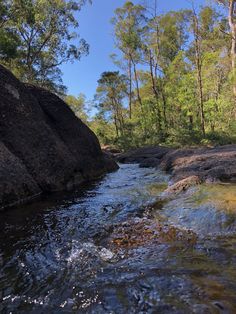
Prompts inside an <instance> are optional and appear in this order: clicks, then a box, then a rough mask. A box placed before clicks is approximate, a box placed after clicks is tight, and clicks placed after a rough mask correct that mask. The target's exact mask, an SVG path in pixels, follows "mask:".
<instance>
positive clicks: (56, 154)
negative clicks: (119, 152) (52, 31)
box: [0, 66, 118, 209]
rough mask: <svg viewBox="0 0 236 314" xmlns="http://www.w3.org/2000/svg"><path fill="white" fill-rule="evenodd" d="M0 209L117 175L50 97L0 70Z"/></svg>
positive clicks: (75, 121) (87, 135) (95, 141)
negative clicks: (109, 175) (107, 173)
mask: <svg viewBox="0 0 236 314" xmlns="http://www.w3.org/2000/svg"><path fill="white" fill-rule="evenodd" d="M0 77H1V80H0V209H2V208H5V207H8V206H11V205H14V204H18V203H21V202H26V201H28V200H30V199H32V198H34V197H36V196H38V195H40V194H42V193H49V192H53V191H62V190H70V189H72V188H73V187H75V186H77V185H79V184H81V183H82V182H85V181H88V180H92V179H94V178H97V177H99V176H101V175H102V174H104V173H106V172H108V171H112V170H114V169H117V167H118V166H117V164H116V163H115V162H114V161H112V160H111V159H110V158H108V156H106V155H104V154H103V153H102V151H101V148H100V145H99V142H98V139H97V138H96V136H95V134H94V133H93V132H92V131H91V130H90V129H89V128H88V127H87V126H86V125H85V124H84V123H83V122H82V121H81V120H79V119H78V118H77V117H76V116H75V115H74V114H73V112H72V111H71V110H70V108H69V107H68V106H67V105H66V104H65V103H64V102H63V100H62V99H60V98H59V97H57V96H56V95H54V94H52V93H50V92H48V91H46V90H44V89H40V88H36V87H35V86H29V85H25V84H23V83H21V82H20V81H19V80H18V79H16V78H15V77H14V75H13V74H12V73H10V72H9V71H8V70H6V69H5V68H4V67H3V66H0Z"/></svg>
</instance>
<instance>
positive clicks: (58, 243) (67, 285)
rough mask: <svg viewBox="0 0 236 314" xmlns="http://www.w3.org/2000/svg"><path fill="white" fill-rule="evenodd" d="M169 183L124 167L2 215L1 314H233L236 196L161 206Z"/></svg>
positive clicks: (209, 193)
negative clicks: (77, 189) (80, 187)
mask: <svg viewBox="0 0 236 314" xmlns="http://www.w3.org/2000/svg"><path fill="white" fill-rule="evenodd" d="M167 181H168V177H167V176H166V175H163V174H162V173H161V172H160V171H158V170H154V169H140V168H139V167H138V165H121V168H120V170H118V171H117V172H115V173H112V174H109V175H107V176H106V177H104V178H103V179H102V180H101V181H99V182H96V183H94V184H92V185H90V186H87V187H86V188H85V189H84V191H82V192H75V193H74V194H73V195H57V196H56V197H53V198H51V199H47V200H45V201H41V202H39V203H37V204H34V205H28V206H25V207H22V208H18V209H15V210H10V211H7V212H2V213H0V300H1V302H0V313H236V219H235V218H236V206H235V203H234V197H235V200H236V187H235V186H233V185H230V186H227V189H226V190H227V191H228V189H229V188H230V189H231V193H230V196H229V195H228V196H227V197H228V198H227V197H226V196H225V194H224V193H223V192H222V186H216V187H214V188H215V190H211V188H210V189H208V187H201V188H199V189H197V190H196V191H190V193H189V194H186V195H184V196H180V197H178V198H177V199H175V200H173V201H169V202H166V203H161V202H159V201H158V195H159V194H160V193H161V192H162V190H164V188H165V186H166V183H167ZM202 189H203V190H202ZM223 189H225V187H223ZM226 190H225V191H226ZM216 194H217V195H220V196H219V197H218V199H219V200H220V201H219V202H218V199H217V197H216ZM223 195H224V196H223ZM229 198H230V199H229ZM222 199H224V201H225V199H226V201H225V202H226V203H225V202H223V203H222V202H221V200H222ZM228 199H229V200H228ZM227 200H228V201H227ZM152 204H154V205H152ZM226 204H228V205H227V206H226ZM189 228H191V231H189V230H188V229H189Z"/></svg>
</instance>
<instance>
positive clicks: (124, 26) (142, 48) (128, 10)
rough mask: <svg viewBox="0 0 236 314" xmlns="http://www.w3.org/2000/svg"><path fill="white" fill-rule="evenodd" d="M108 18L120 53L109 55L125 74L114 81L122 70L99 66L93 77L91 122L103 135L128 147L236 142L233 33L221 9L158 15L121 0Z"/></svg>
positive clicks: (114, 142) (102, 137)
mask: <svg viewBox="0 0 236 314" xmlns="http://www.w3.org/2000/svg"><path fill="white" fill-rule="evenodd" d="M112 23H113V25H114V30H115V38H116V46H117V47H118V48H119V49H120V51H121V53H122V56H123V60H120V61H117V59H116V60H115V62H116V64H117V65H118V66H119V67H120V68H121V69H122V70H123V71H124V76H127V78H126V79H124V80H122V84H121V85H120V77H121V76H122V74H119V73H118V72H105V73H103V74H102V76H101V79H100V80H99V81H98V89H97V95H100V99H99V104H98V107H99V111H98V116H97V117H95V119H94V121H96V123H95V124H96V127H94V126H93V123H94V122H92V124H91V126H92V128H93V129H94V131H95V132H96V134H97V135H98V136H99V138H100V140H101V142H102V143H104V144H110V145H111V144H115V145H116V146H119V147H121V148H123V149H128V148H131V147H137V146H142V145H155V144H165V145H170V146H176V147H179V146H181V145H210V144H214V145H215V144H227V143H235V142H236V124H235V114H236V108H235V97H234V95H233V89H232V86H233V84H234V77H233V75H232V72H231V60H230V49H231V37H230V36H229V35H228V34H227V32H228V30H229V26H228V24H227V19H226V17H225V16H223V15H222V12H218V11H217V10H216V8H214V7H210V6H205V7H202V8H201V9H200V10H199V11H197V12H196V11H191V10H181V11H171V12H168V13H166V14H161V15H157V14H156V12H155V11H153V12H150V8H146V7H144V6H140V5H134V4H133V3H132V2H126V3H125V4H124V6H123V7H121V8H118V9H117V10H116V11H115V16H114V19H113V20H112ZM108 82H109V84H108ZM130 82H131V84H130ZM125 85H126V86H125ZM112 86H113V88H112ZM121 86H122V87H121ZM131 87H132V89H131ZM114 99H117V104H118V107H116V106H114ZM97 100H98V99H97ZM130 101H131V104H130V108H131V106H132V116H131V115H130V114H129V112H128V111H129V110H128V109H129V108H128V103H129V102H130ZM117 108H118V110H117V111H116V109H117ZM98 117H99V118H98ZM203 119H204V120H203ZM98 121H99V127H98ZM119 121H122V123H118V122H119ZM203 122H204V125H203ZM203 126H204V132H203Z"/></svg>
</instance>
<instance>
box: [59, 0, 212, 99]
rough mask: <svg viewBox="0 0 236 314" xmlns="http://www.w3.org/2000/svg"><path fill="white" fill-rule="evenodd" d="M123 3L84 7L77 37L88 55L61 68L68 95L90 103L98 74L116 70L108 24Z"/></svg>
mask: <svg viewBox="0 0 236 314" xmlns="http://www.w3.org/2000/svg"><path fill="white" fill-rule="evenodd" d="M141 1H142V0H141ZM141 1H135V0H134V1H133V2H134V3H140V2H141ZM147 1H148V0H147ZM149 1H150V0H149ZM207 1H208V0H195V4H196V5H201V4H205V3H207ZM125 2H126V1H125V0H93V4H92V5H86V6H85V7H83V9H82V11H81V12H80V14H79V23H80V35H81V37H83V38H84V39H85V40H86V41H87V42H88V43H89V45H90V53H89V56H87V57H82V59H81V60H80V61H79V62H75V63H73V64H64V65H63V66H62V67H61V69H62V72H63V81H64V84H65V85H66V86H67V87H68V93H69V94H72V95H74V96H77V95H78V94H79V93H83V94H85V95H86V97H87V99H88V100H89V99H93V96H94V94H95V92H96V87H97V80H98V79H99V77H100V74H101V73H102V72H104V71H112V70H117V68H116V67H115V65H114V64H113V62H112V60H111V59H110V55H111V54H112V53H113V52H115V47H114V38H113V34H112V32H113V27H112V25H111V23H110V20H111V18H112V17H113V13H114V10H115V9H116V8H117V7H120V6H123V4H124V3H125ZM208 2H209V1H208ZM158 7H159V8H158V10H159V13H164V12H167V11H170V10H178V9H181V8H189V7H191V0H159V1H158Z"/></svg>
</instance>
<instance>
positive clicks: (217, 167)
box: [118, 145, 236, 195]
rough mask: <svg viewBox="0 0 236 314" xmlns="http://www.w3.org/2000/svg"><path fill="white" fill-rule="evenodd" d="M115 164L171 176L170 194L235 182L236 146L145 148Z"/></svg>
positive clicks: (122, 155)
mask: <svg viewBox="0 0 236 314" xmlns="http://www.w3.org/2000/svg"><path fill="white" fill-rule="evenodd" d="M118 161H120V162H124V163H132V162H135V163H139V165H140V167H159V168H160V169H161V170H163V171H165V172H168V173H170V174H171V177H170V180H171V181H170V182H171V183H172V186H171V187H170V188H169V189H168V191H167V192H168V194H171V193H173V195H174V194H176V193H179V192H181V191H184V190H186V189H187V188H188V187H190V186H192V185H196V184H199V183H203V182H207V183H217V182H231V183H232V182H236V145H225V146H218V147H213V148H206V147H202V148H184V149H169V148H165V147H159V146H157V147H144V148H140V149H136V150H133V151H130V152H127V153H125V154H121V155H119V157H118Z"/></svg>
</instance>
